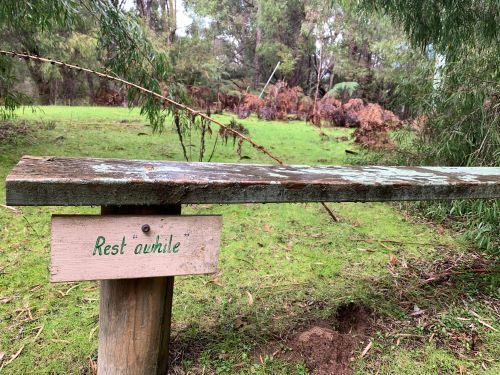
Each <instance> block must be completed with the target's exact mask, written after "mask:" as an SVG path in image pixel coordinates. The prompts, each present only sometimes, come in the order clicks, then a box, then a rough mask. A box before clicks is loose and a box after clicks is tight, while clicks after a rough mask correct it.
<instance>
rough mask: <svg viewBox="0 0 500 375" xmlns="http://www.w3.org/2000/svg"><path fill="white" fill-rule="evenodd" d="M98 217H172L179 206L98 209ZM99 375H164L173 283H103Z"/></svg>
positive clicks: (171, 279) (157, 280)
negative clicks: (99, 211)
mask: <svg viewBox="0 0 500 375" xmlns="http://www.w3.org/2000/svg"><path fill="white" fill-rule="evenodd" d="M101 212H102V214H103V215H106V214H112V215H120V214H124V215H155V214H156V215H174V214H180V213H181V206H180V205H166V206H162V207H151V206H150V207H113V206H107V207H102V209H101ZM100 284H101V288H100V312H99V353H98V373H99V375H116V374H127V375H143V374H152V375H166V374H167V370H168V357H169V342H170V325H171V317H172V298H173V288H174V277H173V276H170V277H155V278H144V279H123V280H103V281H101V283H100Z"/></svg>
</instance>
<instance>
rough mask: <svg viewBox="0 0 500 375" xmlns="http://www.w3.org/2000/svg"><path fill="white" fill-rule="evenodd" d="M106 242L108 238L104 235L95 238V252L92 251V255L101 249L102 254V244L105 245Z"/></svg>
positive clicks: (100, 253)
mask: <svg viewBox="0 0 500 375" xmlns="http://www.w3.org/2000/svg"><path fill="white" fill-rule="evenodd" d="M105 242H106V239H105V238H104V237H103V236H99V237H97V239H96V240H95V247H94V252H93V253H92V255H95V254H96V251H99V255H102V252H101V246H102V245H104V243H105Z"/></svg>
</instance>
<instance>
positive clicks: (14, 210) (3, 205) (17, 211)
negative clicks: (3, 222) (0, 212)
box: [0, 204, 21, 214]
mask: <svg viewBox="0 0 500 375" xmlns="http://www.w3.org/2000/svg"><path fill="white" fill-rule="evenodd" d="M0 207H2V208H5V209H6V210H10V211H12V212H14V213H15V214H20V213H21V212H20V211H19V210H18V209H17V208H14V207H11V206H6V205H5V204H0Z"/></svg>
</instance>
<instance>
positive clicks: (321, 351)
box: [255, 303, 372, 375]
mask: <svg viewBox="0 0 500 375" xmlns="http://www.w3.org/2000/svg"><path fill="white" fill-rule="evenodd" d="M371 320H372V319H371V311H370V310H369V309H368V308H367V307H365V306H363V305H360V304H355V303H349V304H346V305H342V306H340V307H339V308H338V310H337V313H336V315H335V316H334V317H332V319H331V320H330V321H323V320H322V321H315V322H311V323H310V324H309V325H307V326H306V327H300V328H297V329H296V331H295V333H293V334H292V335H291V336H290V337H291V338H290V339H288V340H287V341H286V342H281V343H278V342H271V343H268V344H267V345H266V346H265V347H264V348H260V349H259V350H257V351H256V354H255V357H256V358H257V359H259V360H262V358H263V357H264V356H270V357H274V358H278V359H282V360H285V361H294V362H303V363H305V364H306V365H307V367H308V369H309V371H311V373H312V374H315V375H331V374H338V375H349V374H352V370H351V368H350V363H351V362H352V360H353V358H354V352H355V351H356V350H357V349H358V347H359V346H360V343H361V342H362V341H364V340H365V339H366V338H367V335H368V333H369V330H370V326H371V324H370V322H371Z"/></svg>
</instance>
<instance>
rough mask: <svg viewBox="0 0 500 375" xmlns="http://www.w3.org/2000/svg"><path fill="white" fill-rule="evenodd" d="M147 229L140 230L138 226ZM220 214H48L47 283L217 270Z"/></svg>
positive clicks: (185, 273) (173, 274)
mask: <svg viewBox="0 0 500 375" xmlns="http://www.w3.org/2000/svg"><path fill="white" fill-rule="evenodd" d="M143 225H147V226H148V227H147V231H146V232H144V231H143V228H142V226H143ZM221 227H222V216H163V215H162V216H158V215H154V216H151V215H148V216H146V217H145V216H134V215H126V216H124V215H105V216H96V215H55V216H52V235H51V238H52V246H51V268H50V273H51V277H50V279H51V281H52V282H63V281H80V280H110V279H133V278H141V277H158V276H177V275H196V274H203V273H213V272H216V271H217V259H218V252H219V247H220V234H221Z"/></svg>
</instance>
